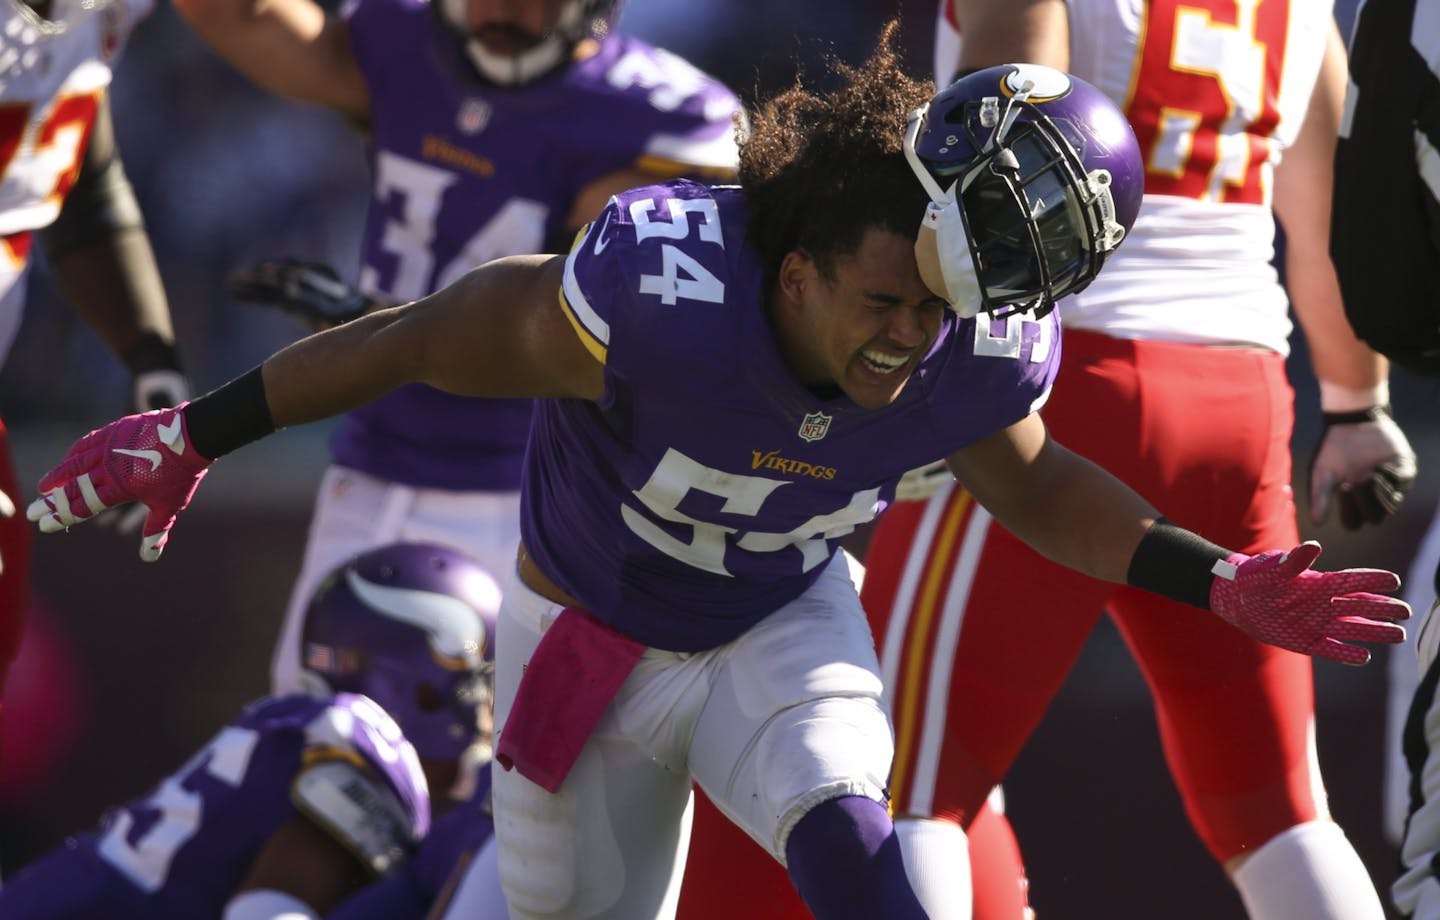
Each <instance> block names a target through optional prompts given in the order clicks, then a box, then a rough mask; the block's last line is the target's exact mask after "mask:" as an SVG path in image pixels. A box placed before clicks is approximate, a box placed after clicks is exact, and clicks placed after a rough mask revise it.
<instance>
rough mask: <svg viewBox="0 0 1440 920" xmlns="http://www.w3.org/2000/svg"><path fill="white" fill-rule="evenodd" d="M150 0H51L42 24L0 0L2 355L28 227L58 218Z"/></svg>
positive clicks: (12, 321)
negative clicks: (118, 61)
mask: <svg viewBox="0 0 1440 920" xmlns="http://www.w3.org/2000/svg"><path fill="white" fill-rule="evenodd" d="M151 6H152V0H114V2H110V3H105V2H98V3H95V2H82V0H54V8H53V13H52V15H53V16H54V20H53V21H47V20H41V19H39V18H38V17H36V16H35V15H34V13H32V12H31V11H30V10H29V8H28V7H24V6H22V5H21V4H20V3H19V2H18V0H0V16H3V18H4V27H3V29H0V360H3V357H4V355H5V352H6V351H8V350H9V347H10V342H11V340H12V339H13V338H14V334H15V330H16V329H17V328H18V327H19V324H20V311H21V309H22V307H23V305H24V284H23V283H22V278H23V275H24V271H25V265H26V262H27V257H28V255H29V251H30V239H29V236H28V233H29V231H33V230H38V229H40V228H42V227H45V226H48V225H49V224H50V223H51V222H52V221H54V220H55V218H56V216H57V215H59V213H60V205H61V203H62V202H63V201H64V200H65V195H66V194H67V193H68V192H69V191H70V189H71V187H72V186H74V184H75V179H76V177H77V176H78V175H79V173H80V161H81V157H82V155H83V154H84V152H85V146H86V144H87V143H88V141H89V139H90V130H91V127H92V126H93V125H94V122H95V112H96V110H97V108H98V107H99V105H100V100H101V98H102V96H103V94H104V92H105V90H106V87H108V86H109V85H110V76H111V66H112V65H113V63H114V61H115V58H116V56H117V55H118V54H119V53H120V49H121V47H122V46H123V45H124V43H125V40H126V39H127V38H128V37H129V35H130V32H131V30H132V29H133V28H134V26H135V24H136V23H137V22H138V21H139V20H140V19H142V18H144V16H145V15H146V14H148V13H149V12H150V9H151Z"/></svg>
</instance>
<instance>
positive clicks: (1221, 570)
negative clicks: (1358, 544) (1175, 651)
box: [1210, 540, 1410, 665]
mask: <svg viewBox="0 0 1440 920" xmlns="http://www.w3.org/2000/svg"><path fill="white" fill-rule="evenodd" d="M1319 556H1320V544H1319V543H1316V542H1314V541H1313V540H1310V541H1306V542H1305V543H1302V544H1300V545H1299V546H1297V547H1295V548H1294V549H1292V550H1291V551H1290V552H1288V553H1284V552H1281V551H1280V550H1270V551H1269V552H1264V553H1261V554H1259V555H1258V556H1247V555H1245V554H1243V553H1234V554H1232V555H1231V556H1230V558H1229V559H1227V560H1225V561H1224V562H1217V563H1216V564H1215V582H1214V584H1212V585H1211V586H1210V609H1211V610H1213V611H1215V612H1216V613H1217V614H1219V615H1220V616H1221V617H1223V618H1224V619H1225V620H1227V621H1228V622H1230V623H1233V624H1234V625H1236V626H1238V627H1240V628H1241V629H1242V630H1244V631H1245V632H1246V633H1247V634H1248V635H1249V636H1250V637H1251V638H1253V639H1258V640H1259V641H1261V642H1265V643H1268V644H1269V645H1278V646H1279V647H1281V648H1285V649H1289V650H1290V651H1292V652H1300V653H1301V654H1302V655H1315V656H1317V657H1320V658H1329V659H1331V660H1332V661H1338V662H1341V663H1342V664H1357V665H1358V664H1364V663H1365V662H1367V661H1369V660H1370V652H1369V651H1367V650H1365V649H1363V648H1360V647H1359V646H1355V645H1349V644H1347V643H1348V642H1389V643H1398V642H1403V641H1405V627H1403V626H1400V625H1398V624H1396V623H1395V622H1393V621H1395V620H1403V619H1406V618H1407V617H1409V616H1410V605H1409V604H1407V603H1405V602H1404V601H1402V600H1399V599H1398V598H1394V597H1385V596H1384V595H1381V594H1373V593H1371V592H1373V591H1394V590H1396V589H1397V588H1399V587H1400V577H1399V576H1398V575H1396V574H1395V573H1394V572H1387V571H1385V570H1383V569H1344V570H1342V571H1339V572H1314V571H1311V569H1310V566H1311V565H1312V564H1314V562H1315V560H1316V559H1317V558H1318V557H1319Z"/></svg>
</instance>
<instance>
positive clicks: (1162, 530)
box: [1125, 518, 1230, 610]
mask: <svg viewBox="0 0 1440 920" xmlns="http://www.w3.org/2000/svg"><path fill="white" fill-rule="evenodd" d="M1229 557H1230V551H1229V550H1227V549H1224V548H1223V547H1220V546H1217V545H1215V544H1214V543H1211V542H1210V541H1209V540H1207V539H1205V538H1204V537H1202V536H1200V535H1199V534H1197V533H1194V532H1192V531H1189V530H1186V529H1185V528H1184V527H1177V526H1175V525H1174V524H1172V523H1170V522H1169V521H1167V520H1165V519H1164V518H1160V519H1159V520H1157V521H1156V522H1155V523H1154V525H1152V526H1151V528H1150V529H1149V530H1147V531H1145V536H1144V537H1141V538H1140V545H1139V546H1137V547H1135V555H1134V556H1132V557H1130V568H1129V570H1128V571H1126V573H1125V582H1126V584H1130V585H1134V586H1135V587H1137V588H1144V589H1145V590H1146V591H1153V592H1155V593H1156V594H1159V595H1160V596H1161V597H1168V598H1170V599H1171V600H1172V601H1180V602H1181V603H1182V604H1189V605H1191V606H1192V607H1199V608H1200V609H1201V610H1209V609H1210V586H1211V585H1212V584H1214V582H1215V572H1214V568H1215V563H1216V562H1219V561H1222V560H1224V559H1228V558H1229Z"/></svg>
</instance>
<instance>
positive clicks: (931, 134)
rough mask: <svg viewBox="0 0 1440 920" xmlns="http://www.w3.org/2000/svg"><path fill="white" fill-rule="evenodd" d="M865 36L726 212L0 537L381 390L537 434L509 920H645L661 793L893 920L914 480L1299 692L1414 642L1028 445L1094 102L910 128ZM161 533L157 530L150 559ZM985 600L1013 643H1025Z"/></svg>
mask: <svg viewBox="0 0 1440 920" xmlns="http://www.w3.org/2000/svg"><path fill="white" fill-rule="evenodd" d="M897 31H898V26H897V25H896V24H895V23H891V24H890V25H889V26H887V27H886V29H885V31H884V34H883V35H882V37H881V40H880V43H879V47H878V48H877V50H876V52H875V54H874V55H873V56H872V57H871V58H870V59H869V60H868V61H866V62H865V63H864V64H861V65H858V66H849V65H844V64H838V63H837V65H836V77H837V78H838V79H837V80H836V82H835V85H834V86H833V88H831V89H828V90H826V91H824V92H815V91H812V90H810V89H808V88H807V87H806V86H805V85H804V82H803V81H802V82H800V83H797V85H795V86H793V87H792V88H790V89H789V90H787V91H785V92H783V93H781V94H780V95H778V96H776V97H775V98H773V99H771V100H769V101H768V102H766V103H765V104H764V105H763V106H762V107H761V108H760V109H759V110H758V111H757V112H756V113H755V114H754V117H753V119H752V122H753V123H752V126H751V129H750V131H749V132H748V133H747V134H746V135H745V136H744V138H743V139H742V141H741V147H740V164H741V165H740V185H739V186H717V187H710V186H703V185H698V184H695V183H692V182H686V181H677V182H671V183H666V184H663V185H656V186H648V187H642V188H637V189H632V190H630V191H627V192H625V193H623V194H620V195H617V196H615V197H614V198H613V199H612V200H611V201H610V203H609V204H608V205H607V206H606V207H605V209H604V211H603V212H602V213H601V214H600V216H599V217H598V218H597V219H596V220H595V221H594V222H593V223H592V224H591V225H590V226H589V228H588V229H587V230H586V231H585V233H584V234H582V235H581V236H580V237H579V238H578V239H577V240H576V242H575V245H574V247H573V248H572V249H571V250H570V253H569V255H568V256H521V257H511V258H506V259H500V260H497V261H495V262H491V263H488V264H486V265H484V266H481V267H480V268H477V269H475V270H474V271H472V272H470V273H468V274H467V275H465V276H464V277H463V278H461V279H460V280H459V281H457V282H456V283H455V284H453V285H451V286H449V287H447V288H445V289H443V290H441V291H439V292H437V293H435V294H433V295H430V296H427V297H424V298H421V299H420V300H418V301H416V302H414V303H411V304H406V305H402V306H398V307H393V308H390V309H386V310H380V311H376V312H372V313H370V314H368V315H366V316H364V317H362V318H360V319H357V320H354V321H352V322H350V323H347V324H345V325H342V326H338V327H336V328H334V329H331V330H328V331H326V332H322V333H319V334H317V335H314V336H311V337H309V338H306V339H303V340H302V341H300V342H298V343H295V344H294V345H291V346H290V347H288V348H286V349H284V350H282V351H281V352H279V353H278V354H276V355H275V356H272V357H271V358H269V359H268V360H266V361H265V362H264V363H263V364H262V365H261V366H260V367H258V368H256V369H255V370H253V371H251V372H249V373H247V374H245V375H243V376H242V377H240V378H237V379H236V380H234V381H232V382H230V383H228V384H226V385H224V386H223V387H221V388H220V389H218V390H216V391H214V392H212V393H210V394H207V395H206V396H204V397H202V398H200V399H197V400H195V401H194V402H191V403H189V404H187V405H186V406H184V407H181V408H178V409H174V410H159V411H157V412H153V413H149V414H144V415H132V416H127V417H125V418H122V419H119V420H116V421H114V422H112V423H110V424H109V425H106V426H105V427H103V428H100V429H98V430H96V431H94V432H92V433H91V434H89V435H87V436H86V437H84V438H82V439H81V440H80V441H78V442H77V443H76V444H75V445H73V446H72V447H71V449H70V451H69V452H68V453H67V455H66V456H65V458H63V459H62V461H61V462H60V464H59V465H58V466H57V467H56V468H55V469H53V470H52V471H51V472H50V473H48V474H47V475H46V476H45V477H43V478H42V480H41V482H40V491H41V493H42V495H41V497H40V498H38V499H36V500H35V501H33V502H32V503H31V504H30V506H29V509H28V511H27V516H28V517H29V518H30V519H31V520H33V521H36V522H38V523H39V526H40V528H41V530H42V532H45V533H55V532H58V531H60V530H63V529H64V528H65V527H67V526H70V525H73V524H75V523H78V522H81V521H84V520H86V519H88V518H89V517H91V516H92V515H94V514H95V513H97V512H98V511H99V510H101V509H103V508H105V507H108V506H109V505H110V504H113V503H114V502H117V501H121V500H141V501H144V502H146V504H147V505H148V506H149V507H151V509H152V512H155V513H156V514H162V515H168V516H170V517H171V523H173V516H174V515H176V514H178V513H179V512H180V511H182V510H183V509H184V507H185V506H186V505H188V503H189V501H190V499H191V497H192V496H193V494H194V491H195V488H196V487H197V486H198V485H199V482H200V479H201V478H202V477H203V476H204V475H205V473H206V472H207V470H208V469H209V468H210V466H211V464H212V463H213V462H214V458H217V457H220V456H222V455H224V454H226V453H229V452H230V451H232V450H235V449H237V448H239V447H241V446H243V445H244V444H246V443H249V442H250V441H253V440H256V439H258V438H261V437H264V436H266V435H267V434H269V433H271V432H273V431H275V430H276V429H278V428H281V427H285V426H288V425H295V424H301V423H304V422H308V421H313V420H316V419H320V418H325V417H328V416H332V415H335V414H336V413H339V412H343V411H347V410H349V409H351V408H354V407H355V406H357V405H361V404H364V403H365V402H367V401H368V400H372V399H375V398H376V397H378V396H381V395H383V394H385V393H388V392H389V391H391V390H392V389H394V388H395V387H397V386H400V385H402V384H406V383H412V382H416V381H423V382H425V383H428V384H431V385H433V386H436V387H438V388H440V389H444V390H447V391H450V392H454V393H461V394H469V395H488V396H531V397H541V398H540V399H538V400H537V402H536V409H535V420H534V422H533V424H532V425H531V430H530V437H529V443H528V446H527V450H526V453H525V469H524V481H523V487H522V514H521V531H522V546H521V550H520V557H519V561H518V564H517V565H516V567H515V570H514V572H515V575H516V577H514V578H512V579H511V580H510V582H509V584H508V586H507V588H506V592H505V597H504V601H503V604H502V607H501V612H500V617H499V620H500V623H499V634H498V635H497V650H498V655H497V660H496V665H497V668H496V695H495V716H496V719H495V724H496V726H497V735H496V738H497V745H496V758H497V762H498V763H500V764H501V766H502V767H504V768H505V769H500V770H494V771H492V773H493V775H492V780H491V781H492V804H493V809H494V816H495V836H496V841H497V844H498V871H499V876H500V881H501V884H502V886H503V888H504V893H505V897H506V900H507V902H508V905H509V910H510V912H511V914H512V916H515V917H601V916H605V917H627V918H628V917H653V916H660V917H665V916H670V915H672V914H673V912H674V909H675V908H674V904H675V900H676V894H677V892H678V888H679V884H678V881H679V878H680V875H681V870H682V869H683V863H684V854H685V842H686V837H687V834H688V820H687V815H688V810H689V804H690V800H691V795H690V790H691V783H692V781H693V782H698V783H699V784H700V786H701V787H703V788H704V789H705V791H706V792H707V794H708V795H709V796H710V798H711V800H712V801H713V802H714V803H715V804H716V806H717V807H718V808H719V809H720V810H721V811H722V812H724V813H725V815H726V816H727V817H729V818H730V819H731V820H732V821H734V822H735V823H737V824H739V825H740V826H741V827H742V828H744V830H745V831H746V832H747V833H748V834H750V836H751V837H753V838H754V839H755V840H756V841H757V843H759V844H760V845H761V846H763V847H765V848H766V849H767V850H768V851H769V852H770V853H771V855H773V856H774V857H775V858H776V859H777V860H779V861H780V862H782V863H783V864H785V865H786V866H787V869H788V871H789V875H790V877H791V879H792V880H793V882H794V884H795V886H796V888H797V889H798V890H799V891H800V893H801V895H802V897H803V898H804V900H805V902H806V904H807V906H808V907H809V908H810V909H811V911H812V912H813V913H814V914H815V915H816V916H817V917H820V918H822V920H824V918H860V917H865V918H873V917H880V916H883V917H890V918H914V917H923V916H924V912H923V910H922V909H921V907H920V905H919V903H918V902H917V900H916V899H915V896H914V894H913V893H912V891H911V889H910V884H909V881H908V879H907V877H906V874H905V863H904V860H903V859H902V856H901V852H900V846H899V842H898V840H897V838H896V836H895V833H894V829H893V826H892V824H891V820H890V816H889V814H888V813H887V811H886V805H885V802H886V783H887V780H888V774H889V771H890V766H891V755H892V751H893V738H892V736H891V731H890V725H889V721H888V719H887V715H886V711H885V708H884V706H883V704H882V699H881V695H882V691H883V686H882V681H881V678H880V666H879V662H878V661H877V660H876V655H875V645H874V641H873V639H872V637H871V634H870V629H869V626H868V624H867V622H866V619H865V614H864V611H863V610H862V608H861V606H860V601H859V597H858V595H857V592H856V589H855V585H854V583H853V582H852V580H851V577H850V572H849V566H848V564H847V560H846V558H845V556H844V553H842V552H841V551H840V542H841V540H842V539H843V538H844V537H845V536H846V535H848V534H849V533H851V532H852V531H853V530H854V529H855V528H856V527H857V526H859V525H860V524H863V523H865V522H867V521H869V520H872V519H873V518H874V517H875V516H876V515H877V514H879V513H880V512H881V511H882V510H883V509H884V507H885V506H886V505H887V504H888V503H889V502H890V501H891V500H892V499H893V497H894V495H895V487H896V484H897V482H898V481H899V479H900V477H901V476H902V475H903V474H904V473H905V472H906V471H907V470H911V469H914V468H917V467H919V466H922V465H924V464H925V463H928V462H930V461H932V460H935V459H938V458H941V457H944V458H946V460H947V461H948V463H949V465H950V467H951V469H952V470H953V471H954V473H955V475H956V476H957V478H958V479H959V480H960V481H961V482H963V483H964V484H965V485H966V487H967V488H968V489H969V490H970V492H971V493H972V494H973V495H975V496H976V499H977V501H979V502H981V503H983V504H984V505H985V506H986V507H987V508H988V509H989V512H990V513H991V514H993V515H994V516H995V518H996V519H997V520H999V521H1002V522H1003V523H1004V524H1005V525H1006V526H1007V527H1009V528H1010V529H1011V530H1012V531H1014V532H1016V533H1018V534H1021V535H1023V537H1024V538H1025V539H1026V540H1028V541H1029V542H1030V543H1032V544H1033V545H1035V546H1036V547H1037V548H1039V549H1041V550H1042V551H1043V552H1045V553H1046V554H1047V555H1049V556H1050V557H1052V558H1054V559H1056V560H1058V561H1060V562H1063V563H1065V564H1067V565H1069V566H1072V567H1075V568H1078V569H1081V570H1083V571H1085V572H1087V573H1089V574H1091V575H1094V576H1095V577H1098V578H1103V579H1106V580H1109V581H1113V582H1117V583H1128V584H1132V585H1136V586H1138V587H1141V588H1145V589H1148V590H1152V591H1155V592H1157V593H1161V594H1164V595H1166V596H1169V597H1173V598H1175V599H1178V600H1182V601H1185V602H1187V603H1190V604H1193V605H1195V606H1198V607H1201V608H1206V609H1210V610H1212V611H1213V612H1214V613H1215V614H1217V615H1218V616H1220V617H1221V618H1222V619H1224V620H1226V621H1227V622H1229V623H1231V624H1234V625H1235V626H1237V627H1239V628H1241V629H1243V630H1245V631H1246V632H1248V633H1249V634H1251V635H1252V636H1255V637H1257V638H1259V639H1261V640H1262V641H1265V642H1269V643H1272V644H1278V645H1282V646H1284V647H1287V648H1291V649H1294V650H1297V651H1301V652H1303V653H1306V654H1315V655H1325V656H1330V657H1334V658H1337V659H1340V660H1342V661H1346V662H1349V663H1354V664H1359V663H1362V662H1363V661H1365V660H1366V659H1367V658H1368V655H1369V652H1368V651H1367V650H1366V649H1364V648H1361V647H1359V646H1358V645H1356V644H1354V643H1357V642H1391V643H1393V642H1396V641H1399V640H1400V639H1401V638H1402V637H1403V635H1404V628H1403V627H1402V626H1400V625H1398V624H1397V623H1396V622H1394V621H1396V620H1403V619H1404V618H1406V617H1407V616H1408V615H1409V608H1408V607H1407V606H1406V605H1405V604H1404V603H1403V602H1401V601H1398V600H1395V599H1394V598H1391V597H1387V596H1385V595H1384V594H1381V593H1376V592H1384V591H1391V590H1394V589H1395V588H1396V587H1397V586H1398V579H1397V578H1396V576H1395V575H1394V574H1393V573H1391V572H1386V571H1382V570H1375V569H1349V570H1344V571H1339V572H1320V571H1315V570H1313V569H1312V568H1311V563H1313V562H1314V560H1315V558H1316V554H1317V552H1318V550H1319V547H1318V546H1317V545H1315V544H1305V545H1302V546H1300V547H1292V548H1283V549H1276V550H1273V551H1266V552H1263V553H1260V554H1257V555H1253V556H1249V555H1243V554H1238V553H1233V552H1231V551H1229V550H1227V549H1224V548H1222V547H1220V546H1217V545H1215V544H1213V543H1210V542H1208V541H1207V540H1205V539H1204V538H1202V537H1200V536H1199V535H1197V534H1194V533H1192V532H1190V531H1188V530H1185V529H1183V528H1180V527H1177V526H1175V525H1173V524H1171V523H1169V522H1167V521H1166V520H1165V519H1164V518H1163V517H1162V516H1161V515H1160V513H1159V512H1158V511H1157V510H1156V509H1154V508H1153V507H1151V506H1150V505H1149V503H1147V502H1146V501H1145V500H1144V499H1142V498H1141V497H1140V496H1139V495H1137V494H1136V493H1135V492H1134V491H1133V490H1131V489H1130V488H1129V487H1127V486H1125V485H1124V484H1123V483H1121V482H1120V481H1119V480H1117V479H1115V478H1114V477H1112V476H1110V475H1109V474H1108V473H1105V472H1104V471H1103V470H1101V469H1100V468H1099V467H1097V466H1095V465H1094V464H1092V463H1090V462H1088V461H1086V460H1084V459H1082V458H1080V457H1079V456H1077V455H1075V454H1073V453H1071V452H1070V451H1068V450H1066V449H1065V448H1064V447H1062V446H1061V445H1060V444H1058V443H1056V442H1055V441H1054V440H1053V439H1051V438H1050V437H1049V436H1048V435H1047V433H1046V430H1045V426H1044V424H1043V423H1042V422H1041V421H1040V418H1039V416H1038V415H1037V414H1036V410H1037V409H1038V408H1039V407H1040V405H1041V404H1042V403H1043V402H1044V401H1045V398H1046V396H1047V395H1048V392H1049V388H1050V383H1051V381H1052V380H1053V378H1054V375H1055V372H1056V369H1057V366H1058V361H1059V347H1060V338H1059V323H1058V320H1057V317H1056V314H1055V313H1054V311H1053V310H1052V308H1053V306H1054V299H1055V298H1056V297H1058V296H1061V295H1063V294H1065V293H1066V292H1068V291H1072V290H1077V289H1079V288H1082V287H1084V286H1085V285H1086V284H1088V283H1089V282H1090V281H1091V280H1092V279H1093V278H1094V277H1095V275H1096V274H1097V273H1098V272H1099V271H1100V269H1101V267H1102V265H1103V264H1104V262H1105V260H1106V258H1107V257H1108V256H1109V254H1110V253H1111V252H1112V251H1113V250H1114V249H1115V247H1116V246H1117V245H1119V244H1120V243H1121V241H1122V240H1123V238H1124V235H1125V233H1126V232H1127V230H1128V227H1129V226H1130V224H1131V223H1132V222H1133V221H1134V219H1135V216H1136V212H1137V210H1138V206H1139V201H1140V196H1141V193H1142V182H1141V173H1140V166H1139V151H1138V145H1137V144H1136V141H1135V138H1134V135H1133V134H1132V133H1131V131H1130V129H1129V127H1128V125H1127V124H1126V122H1125V119H1124V116H1123V115H1122V114H1121V112H1120V111H1119V109H1118V108H1117V107H1116V106H1115V105H1114V104H1113V103H1111V102H1110V101H1108V100H1107V99H1106V98H1105V97H1104V96H1103V94H1101V93H1100V92H1099V91H1098V90H1096V89H1095V88H1094V87H1092V86H1090V85H1088V84H1086V83H1084V82H1082V81H1080V80H1077V79H1074V78H1071V77H1070V76H1069V75H1067V74H1065V73H1063V72H1060V71H1056V70H1052V69H1050V68H1045V67H1037V66H1034V65H1027V64H1011V65H1003V66H999V67H995V68H988V69H986V70H983V71H980V72H978V73H976V74H972V75H971V76H970V77H968V78H966V79H965V80H962V81H959V82H957V83H956V84H954V85H953V86H951V87H949V88H947V89H946V90H945V91H944V92H942V93H940V94H939V95H935V93H934V85H933V84H932V83H930V82H929V81H928V80H926V81H920V80H916V79H913V78H911V77H909V76H908V75H907V74H906V73H905V72H904V70H903V68H902V67H901V65H900V60H899V55H898V54H897V52H896V50H895V43H896V33H897ZM1248 411H1250V410H1249V408H1248V407H1247V406H1244V405H1237V406H1236V407H1235V412H1236V413H1245V412H1248ZM117 451H118V452H117ZM137 454H143V455H144V456H145V457H147V458H148V457H158V460H157V461H156V462H155V463H154V465H153V466H152V464H151V462H150V461H149V460H148V459H146V460H139V459H137V456H136V455H137ZM169 533H170V525H169V524H167V526H166V527H164V528H158V529H157V528H151V529H149V530H148V531H147V532H146V533H145V534H144V536H143V541H144V542H143V545H144V546H145V547H146V551H147V555H149V556H150V557H154V556H156V555H158V554H159V552H160V551H161V550H162V549H163V547H164V545H165V542H166V541H167V539H168V537H169ZM1014 587H1015V597H1014V601H1015V604H1016V607H1017V611H1018V612H1019V613H1021V614H1023V615H1024V619H1025V622H1023V623H1022V622H1020V621H1019V619H1020V618H1019V617H1018V616H1017V624H1016V627H1015V628H1017V629H1042V630H1043V629H1044V628H1045V613H1046V611H1045V610H1043V609H1036V610H1026V609H1025V606H1024V602H1025V590H1024V585H1021V584H1017V585H1015V586H1014ZM1194 652H1195V654H1196V655H1197V656H1201V657H1203V656H1204V655H1205V654H1206V653H1207V648H1206V646H1205V645H1204V644H1203V643H1201V644H1197V646H1196V647H1195V649H1194Z"/></svg>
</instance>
